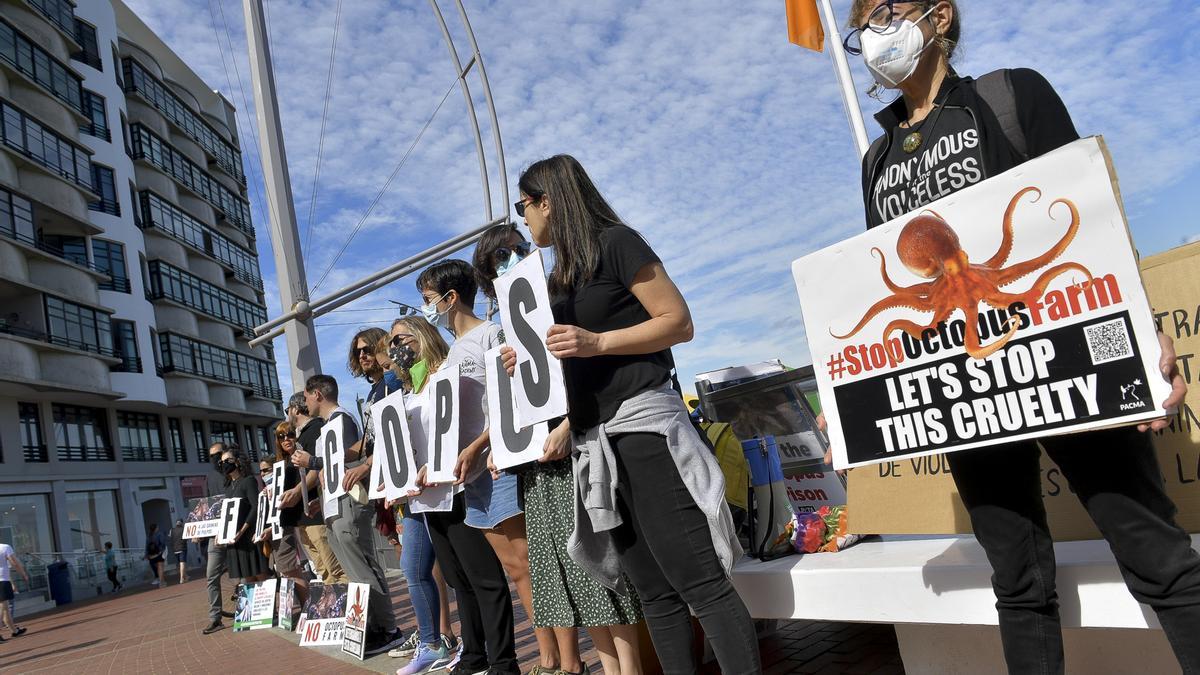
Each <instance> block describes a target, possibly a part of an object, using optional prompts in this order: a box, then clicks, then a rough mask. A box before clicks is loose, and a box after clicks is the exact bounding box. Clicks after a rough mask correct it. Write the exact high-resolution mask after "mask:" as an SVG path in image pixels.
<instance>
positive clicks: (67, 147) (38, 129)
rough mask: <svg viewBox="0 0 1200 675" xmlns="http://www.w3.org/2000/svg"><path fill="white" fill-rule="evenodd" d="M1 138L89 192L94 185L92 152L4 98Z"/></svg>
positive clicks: (0, 101)
mask: <svg viewBox="0 0 1200 675" xmlns="http://www.w3.org/2000/svg"><path fill="white" fill-rule="evenodd" d="M0 112H2V113H3V124H0V140H2V141H3V142H4V144H5V145H7V146H8V147H9V148H11V149H12V150H14V151H16V152H18V153H20V154H21V155H23V156H25V157H27V158H29V159H30V160H33V161H34V162H35V163H36V164H39V165H41V166H42V167H45V168H46V169H48V170H50V171H52V172H54V173H56V174H58V175H59V176H62V177H63V178H65V179H66V180H69V181H71V182H72V183H75V184H76V185H78V186H79V187H82V188H84V189H86V190H87V191H88V192H92V193H93V194H94V193H95V188H94V187H93V186H92V160H91V153H90V152H88V151H87V149H86V148H84V147H83V146H81V145H76V144H75V143H74V142H73V141H70V140H68V139H67V138H66V137H65V136H62V135H60V134H58V133H57V132H54V131H51V130H50V129H48V128H46V127H44V126H42V124H41V123H40V122H38V121H37V120H35V119H34V118H33V117H31V116H30V115H29V114H28V113H26V112H25V111H23V110H21V109H20V108H18V107H16V106H15V105H13V104H12V103H10V102H8V101H5V100H3V99H0Z"/></svg>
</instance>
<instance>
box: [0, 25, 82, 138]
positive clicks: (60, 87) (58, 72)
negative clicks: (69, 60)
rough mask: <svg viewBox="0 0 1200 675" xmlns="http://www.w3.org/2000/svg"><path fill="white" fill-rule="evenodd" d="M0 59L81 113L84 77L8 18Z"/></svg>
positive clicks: (3, 27) (1, 35) (2, 31)
mask: <svg viewBox="0 0 1200 675" xmlns="http://www.w3.org/2000/svg"><path fill="white" fill-rule="evenodd" d="M0 59H3V60H5V61H7V62H8V64H9V65H10V66H12V67H13V68H14V69H16V70H17V71H18V72H20V73H22V74H23V75H25V76H26V77H28V78H29V79H31V80H33V81H34V82H36V83H37V84H38V86H40V87H41V88H43V89H45V90H46V91H48V92H50V95H52V96H54V97H55V98H57V99H59V100H60V101H62V102H63V103H65V104H67V107H69V108H71V109H72V110H74V111H75V112H78V113H79V114H81V115H82V114H86V113H85V112H84V109H83V78H81V77H79V76H78V75H76V74H75V73H74V72H73V71H72V70H71V69H70V68H69V67H68V66H67V64H65V63H63V62H62V61H59V60H58V59H56V58H54V56H52V55H51V54H50V52H48V51H46V50H45V49H42V47H41V46H39V45H38V44H37V43H36V42H34V41H33V40H32V39H30V38H29V37H28V36H27V35H25V34H24V33H22V32H21V31H20V30H18V29H17V27H16V26H14V25H12V24H11V23H9V22H8V21H5V20H4V19H0Z"/></svg>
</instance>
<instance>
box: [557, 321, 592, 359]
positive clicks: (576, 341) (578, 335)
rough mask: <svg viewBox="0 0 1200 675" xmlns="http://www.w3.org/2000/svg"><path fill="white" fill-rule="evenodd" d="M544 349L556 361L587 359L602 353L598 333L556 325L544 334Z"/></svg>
mask: <svg viewBox="0 0 1200 675" xmlns="http://www.w3.org/2000/svg"><path fill="white" fill-rule="evenodd" d="M546 348H547V349H549V350H550V354H551V355H553V356H554V358H556V359H567V358H587V357H589V356H598V355H600V354H601V353H603V348H602V346H601V336H600V335H599V334H598V333H593V332H591V331H588V330H584V329H582V328H580V327H579V326H564V325H562V324H557V323H556V324H554V325H553V326H550V330H549V331H547V333H546Z"/></svg>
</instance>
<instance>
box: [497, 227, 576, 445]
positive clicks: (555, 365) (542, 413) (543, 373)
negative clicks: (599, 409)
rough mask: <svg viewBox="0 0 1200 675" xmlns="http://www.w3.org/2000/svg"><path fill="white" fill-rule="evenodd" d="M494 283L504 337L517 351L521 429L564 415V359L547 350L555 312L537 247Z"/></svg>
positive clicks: (518, 401)
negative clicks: (552, 354) (561, 360)
mask: <svg viewBox="0 0 1200 675" xmlns="http://www.w3.org/2000/svg"><path fill="white" fill-rule="evenodd" d="M495 286H496V299H497V300H498V301H499V303H500V323H501V324H502V325H503V326H504V337H505V339H506V340H507V341H508V343H509V344H510V345H512V346H513V348H514V349H516V350H517V370H516V375H515V379H516V381H517V387H516V389H515V394H516V396H515V397H516V400H517V411H518V414H517V419H518V421H519V422H520V426H521V428H524V427H527V426H530V425H532V424H535V423H537V422H545V421H547V420H550V419H553V418H555V417H561V416H563V415H566V414H567V387H566V384H565V383H564V380H563V371H562V362H560V361H559V360H558V359H556V358H554V357H553V356H551V355H550V350H549V349H547V348H546V334H547V333H549V332H550V327H551V326H553V325H554V313H553V312H552V311H551V309H550V292H549V290H548V289H547V288H546V272H545V267H544V266H543V265H542V254H541V251H537V250H535V251H534V252H533V253H531V254H529V255H528V256H526V258H525V259H524V260H522V261H521V262H519V263H517V265H516V267H513V268H512V269H511V270H509V271H508V273H506V274H505V275H504V276H502V277H500V278H499V279H496V282H495Z"/></svg>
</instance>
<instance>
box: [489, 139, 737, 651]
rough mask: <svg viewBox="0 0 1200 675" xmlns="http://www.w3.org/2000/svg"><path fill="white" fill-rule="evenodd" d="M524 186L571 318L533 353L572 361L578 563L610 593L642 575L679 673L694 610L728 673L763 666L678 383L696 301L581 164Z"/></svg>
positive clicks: (552, 286)
mask: <svg viewBox="0 0 1200 675" xmlns="http://www.w3.org/2000/svg"><path fill="white" fill-rule="evenodd" d="M520 188H521V201H520V202H518V203H517V213H518V214H519V215H522V216H524V218H525V222H526V224H527V225H528V226H529V230H530V232H531V234H532V235H533V241H534V243H535V244H537V245H538V246H553V247H554V260H555V263H554V269H553V270H552V271H551V272H550V279H549V290H550V296H551V298H552V309H553V312H554V319H555V321H556V322H557V323H556V324H555V325H554V326H552V327H551V329H550V334H549V336H548V339H547V341H546V343H545V345H544V346H543V345H541V344H536V345H528V344H524V345H522V346H521V347H522V348H523V349H529V350H532V349H548V350H549V353H550V354H551V355H552V356H554V357H556V358H558V359H560V360H561V361H562V366H563V372H564V376H565V380H566V389H567V398H568V402H569V405H570V413H569V416H568V417H569V420H570V425H571V433H572V442H573V444H574V448H575V454H576V459H575V463H574V469H575V489H576V493H577V497H576V507H575V509H576V511H575V512H576V514H577V517H576V520H575V531H574V533H573V534H572V537H571V541H570V543H569V549H570V552H571V557H572V558H573V559H574V560H575V561H576V562H578V563H579V564H580V565H581V566H582V567H583V568H584V569H586V570H587V571H588V573H589V574H590V575H591V576H592V578H594V579H596V580H597V581H600V582H601V583H603V584H604V585H605V586H608V587H609V588H612V589H614V590H617V589H619V588H620V587H621V586H622V585H623V583H622V578H621V572H622V571H624V573H625V574H626V575H627V576H628V578H629V580H630V581H632V582H633V585H634V587H635V588H636V589H637V592H638V595H639V596H641V598H642V604H643V606H644V608H645V614H646V619H647V623H648V624H649V628H650V635H651V638H652V639H653V641H654V648H655V650H656V651H657V652H658V657H659V661H660V662H661V663H662V664H663V667H664V669H665V672H667V673H691V672H694V671H695V670H696V663H695V660H694V656H693V649H692V647H693V644H692V643H693V636H692V628H691V617H690V612H689V609H688V608H689V606H690V607H691V610H692V611H694V612H695V614H696V616H697V617H698V618H699V620H700V624H701V625H702V626H703V627H704V632H705V634H706V635H707V636H708V638H709V640H710V642H711V644H712V646H713V651H714V652H716V656H717V660H718V662H719V663H720V665H721V670H722V672H725V673H757V672H759V670H760V667H759V657H758V640H757V638H756V636H755V632H754V626H753V624H752V623H751V620H750V615H749V613H748V612H747V611H746V606H745V605H744V604H743V603H742V600H741V598H740V597H738V594H737V592H736V591H735V590H734V588H733V584H732V582H731V581H730V578H729V575H730V573H731V572H732V569H733V564H734V562H735V560H736V558H737V557H739V556H740V554H741V547H740V545H739V544H738V541H737V538H736V537H735V536H734V532H733V521H732V518H731V517H730V515H729V507H728V506H727V505H726V504H725V482H724V478H723V477H722V475H721V469H720V467H719V466H718V465H717V461H716V459H715V458H714V457H713V454H712V452H711V451H710V450H709V448H708V446H707V445H705V443H704V442H703V441H702V440H701V439H700V437H699V435H698V434H697V433H696V431H695V429H694V428H693V427H692V425H691V423H690V421H689V420H688V413H687V409H686V408H684V405H683V399H682V398H681V397H680V395H679V394H678V393H677V392H676V391H675V390H674V389H673V388H672V387H671V369H672V364H673V362H672V357H671V351H670V348H671V346H672V345H676V344H679V343H681V342H686V341H688V340H690V339H691V338H692V320H691V314H690V312H689V311H688V307H687V303H686V302H685V301H684V299H683V296H682V295H680V293H679V289H678V288H676V286H675V283H674V282H672V281H671V279H670V277H668V276H667V273H666V270H665V269H664V268H663V265H662V262H661V261H660V260H659V258H658V256H657V255H655V253H654V251H653V250H651V249H650V246H649V245H648V244H647V243H646V241H645V240H644V239H642V238H641V236H640V235H638V233H637V232H635V231H634V230H632V229H631V228H630V227H629V226H627V225H625V223H623V222H622V221H621V219H620V218H619V217H618V216H617V214H616V213H615V212H614V211H613V209H612V207H610V206H609V205H608V202H606V201H605V200H604V197H603V196H602V195H601V194H600V192H599V190H597V189H596V187H595V185H593V184H592V181H591V179H590V178H589V177H588V175H587V173H586V172H585V171H584V170H583V167H582V166H580V164H579V162H578V161H576V160H575V158H573V157H570V156H567V155H558V156H555V157H551V158H549V159H544V160H541V161H539V162H535V163H534V164H533V165H531V166H530V167H529V168H528V169H526V170H525V172H524V173H523V174H522V175H521V179H520ZM506 354H507V356H506V362H505V366H506V367H507V368H508V369H509V370H510V371H512V370H514V369H515V366H516V358H515V356H516V355H515V353H514V352H513V351H511V350H510V351H507V352H506ZM585 504H586V507H587V508H586V509H584V505H585ZM581 513H582V514H584V515H578V514H581Z"/></svg>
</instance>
